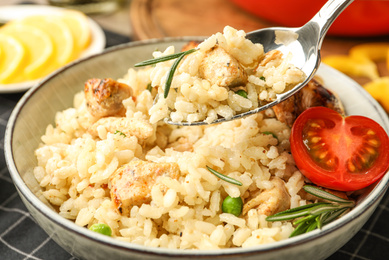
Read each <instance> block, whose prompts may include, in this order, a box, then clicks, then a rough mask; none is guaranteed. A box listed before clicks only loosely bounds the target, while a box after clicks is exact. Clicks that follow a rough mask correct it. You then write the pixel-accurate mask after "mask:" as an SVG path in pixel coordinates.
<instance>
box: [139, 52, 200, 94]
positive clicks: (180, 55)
mask: <svg viewBox="0 0 389 260" xmlns="http://www.w3.org/2000/svg"><path fill="white" fill-rule="evenodd" d="M195 51H197V49H196V48H195V49H190V50H187V51H183V52H179V53H175V54H171V55H166V56H163V57H159V58H155V59H151V60H146V61H142V62H139V63H137V64H135V65H134V66H135V67H142V66H147V65H152V64H156V63H160V62H165V61H168V60H173V59H176V60H175V62H174V63H173V65H172V66H171V68H170V71H169V75H168V78H167V80H166V83H165V90H164V92H163V97H164V98H167V96H168V95H169V90H170V86H171V84H172V81H173V76H174V72H175V71H176V69H177V67H178V64H179V63H180V61H181V60H182V59H183V58H184V57H185V56H186V55H188V54H191V53H192V52H195Z"/></svg>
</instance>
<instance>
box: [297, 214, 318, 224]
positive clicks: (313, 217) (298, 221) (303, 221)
mask: <svg viewBox="0 0 389 260" xmlns="http://www.w3.org/2000/svg"><path fill="white" fill-rule="evenodd" d="M315 218H316V216H312V215H308V216H306V217H304V218H300V219H298V220H296V221H295V222H293V225H295V226H297V225H299V224H301V223H308V222H311V221H312V219H315Z"/></svg>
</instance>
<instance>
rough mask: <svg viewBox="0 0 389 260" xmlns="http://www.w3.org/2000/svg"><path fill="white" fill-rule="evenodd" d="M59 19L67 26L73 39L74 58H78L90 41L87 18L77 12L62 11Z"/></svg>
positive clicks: (90, 32) (90, 33)
mask: <svg viewBox="0 0 389 260" xmlns="http://www.w3.org/2000/svg"><path fill="white" fill-rule="evenodd" d="M61 19H62V20H63V21H64V22H65V23H66V24H67V26H68V28H69V29H70V31H71V33H72V34H73V38H74V45H75V50H74V52H73V55H74V58H76V57H78V56H79V55H80V54H81V52H82V51H83V50H85V49H86V48H87V47H88V46H89V44H90V43H91V41H92V31H91V28H90V24H89V21H88V17H87V16H86V15H85V14H83V13H81V12H78V11H74V10H64V11H63V12H62V15H61Z"/></svg>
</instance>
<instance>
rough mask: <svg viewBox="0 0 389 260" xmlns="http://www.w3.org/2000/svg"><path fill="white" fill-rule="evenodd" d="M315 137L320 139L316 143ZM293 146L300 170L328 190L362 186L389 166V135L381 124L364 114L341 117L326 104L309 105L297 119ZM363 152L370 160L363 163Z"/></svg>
mask: <svg viewBox="0 0 389 260" xmlns="http://www.w3.org/2000/svg"><path fill="white" fill-rule="evenodd" d="M315 124H316V125H320V124H321V125H320V127H316V128H315V127H312V126H313V125H315ZM316 125H315V126H316ZM307 136H308V137H307ZM309 136H311V137H309ZM316 137H317V138H316ZM314 138H316V140H314ZM312 140H314V141H315V142H316V141H317V140H320V141H319V142H318V143H317V145H316V144H315V143H314V142H313V141H312ZM370 143H373V144H374V145H375V146H371V145H370ZM376 143H378V145H377V144H376ZM290 146H291V152H292V155H293V158H294V160H295V162H296V166H297V167H298V168H299V170H300V171H301V173H302V174H303V175H304V176H305V177H307V178H308V179H309V180H310V181H312V182H313V183H315V184H316V185H319V186H322V187H326V188H329V189H334V190H340V191H353V190H359V189H362V188H364V187H367V186H369V185H370V184H372V183H374V182H376V181H378V180H379V179H381V178H382V176H383V175H384V174H385V173H386V171H387V170H388V168H389V138H388V135H387V133H386V132H385V130H384V129H383V128H382V127H381V126H380V125H379V124H378V123H376V122H375V121H373V120H372V119H369V118H367V117H363V116H349V117H342V116H341V115H340V114H339V113H338V112H336V111H334V110H331V109H329V108H325V107H313V108H309V109H307V110H305V111H304V112H303V113H302V114H301V115H300V116H299V117H298V118H297V119H296V121H295V122H294V124H293V127H292V132H291V136H290ZM360 155H363V156H365V157H364V158H367V159H366V161H367V162H365V161H363V162H364V163H361V160H360V158H361V156H360ZM320 156H324V159H321V158H322V157H320Z"/></svg>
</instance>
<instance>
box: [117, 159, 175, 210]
mask: <svg viewBox="0 0 389 260" xmlns="http://www.w3.org/2000/svg"><path fill="white" fill-rule="evenodd" d="M161 176H169V177H171V178H173V179H178V178H179V177H180V169H179V167H178V164H177V163H154V162H145V161H131V162H129V163H128V164H126V165H124V166H122V167H120V168H119V169H117V170H116V171H115V172H114V173H113V174H112V176H111V178H110V182H111V200H112V201H113V203H114V205H115V208H116V209H117V210H118V211H119V212H120V214H122V215H123V216H129V215H130V212H131V208H132V207H133V206H141V205H142V204H144V203H150V201H151V195H150V193H151V189H152V187H153V186H154V185H157V184H158V182H159V180H160V178H159V177H161ZM160 186H161V189H164V188H166V187H165V186H164V185H163V184H160Z"/></svg>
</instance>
